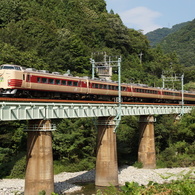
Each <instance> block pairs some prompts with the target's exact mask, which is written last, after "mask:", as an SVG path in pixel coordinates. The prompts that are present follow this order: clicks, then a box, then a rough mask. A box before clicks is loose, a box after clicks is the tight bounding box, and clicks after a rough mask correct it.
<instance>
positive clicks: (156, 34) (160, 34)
mask: <svg viewBox="0 0 195 195" xmlns="http://www.w3.org/2000/svg"><path fill="white" fill-rule="evenodd" d="M188 23H189V22H183V23H180V24H176V25H174V26H172V28H165V27H164V28H158V29H156V30H154V31H152V32H149V33H147V34H146V36H147V38H148V40H149V41H150V45H151V46H156V45H157V44H159V43H160V42H161V41H162V40H163V39H164V38H166V36H168V35H169V34H171V33H174V32H176V31H178V30H180V28H182V27H183V26H185V25H187V24H188Z"/></svg>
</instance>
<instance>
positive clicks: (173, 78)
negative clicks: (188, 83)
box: [161, 74, 184, 115]
mask: <svg viewBox="0 0 195 195" xmlns="http://www.w3.org/2000/svg"><path fill="white" fill-rule="evenodd" d="M161 78H162V80H163V85H162V87H163V88H165V82H176V81H181V96H182V98H181V106H182V112H181V115H183V106H184V88H183V86H184V74H182V75H181V76H176V75H175V76H168V77H166V76H164V75H161Z"/></svg>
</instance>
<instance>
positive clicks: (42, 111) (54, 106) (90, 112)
mask: <svg viewBox="0 0 195 195" xmlns="http://www.w3.org/2000/svg"><path fill="white" fill-rule="evenodd" d="M193 108H194V106H179V105H178V106H177V105H131V104H122V105H121V116H129V115H162V114H180V113H188V112H190V111H191V110H192V109H193ZM117 114H118V104H117V103H116V104H92V103H91V104H82V103H81V104H79V103H36V102H0V120H1V121H12V120H33V119H59V118H82V117H102V116H105V117H108V116H117Z"/></svg>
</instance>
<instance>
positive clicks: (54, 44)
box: [0, 0, 195, 177]
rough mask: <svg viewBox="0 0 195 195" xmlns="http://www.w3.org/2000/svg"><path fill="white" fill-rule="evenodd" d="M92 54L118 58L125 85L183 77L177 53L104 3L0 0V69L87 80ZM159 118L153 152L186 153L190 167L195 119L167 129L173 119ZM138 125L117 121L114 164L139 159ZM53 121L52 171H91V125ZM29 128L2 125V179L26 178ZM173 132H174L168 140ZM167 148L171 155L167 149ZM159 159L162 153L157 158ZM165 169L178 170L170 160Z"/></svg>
mask: <svg viewBox="0 0 195 195" xmlns="http://www.w3.org/2000/svg"><path fill="white" fill-rule="evenodd" d="M189 32H190V29H189ZM185 37H186V36H185ZM97 51H104V52H107V54H108V55H111V56H116V55H117V56H119V55H121V56H122V82H134V83H145V84H148V85H151V86H162V80H161V74H162V72H163V71H165V72H167V71H169V72H170V68H171V71H172V72H174V73H177V74H181V73H183V66H182V65H181V64H180V62H179V59H178V57H177V54H176V53H172V52H169V53H166V54H165V53H164V52H163V50H162V49H161V48H160V47H157V48H150V45H149V41H148V39H147V37H146V36H144V35H143V34H142V33H141V32H139V31H135V30H133V29H128V28H127V27H126V26H124V25H123V23H122V21H121V19H120V17H119V15H118V14H115V13H114V12H113V11H111V12H110V13H109V12H108V11H107V10H106V3H105V1H104V0H99V1H97V0H10V1H7V0H1V3H0V64H3V63H13V64H18V65H22V66H26V67H33V68H37V69H47V70H49V71H59V72H66V71H67V70H68V69H69V70H70V71H71V73H72V74H73V75H80V76H81V75H90V74H91V64H90V57H91V53H92V52H97ZM141 52H142V54H143V56H142V59H141V58H140V55H139V54H140V53H141ZM194 72H195V69H193V67H191V70H190V71H189V72H188V74H185V79H186V81H190V80H194ZM113 78H115V76H113ZM188 117H189V118H188ZM190 118H191V119H190ZM158 120H159V122H157V125H156V128H157V130H156V133H157V149H158V153H159V154H161V151H165V152H167V153H168V152H169V153H170V154H172V153H171V152H175V151H178V154H179V155H177V156H176V157H175V158H177V157H181V155H188V156H189V160H188V161H187V162H186V163H185V165H191V164H192V159H191V158H192V155H193V154H194V153H193V151H194V150H193V147H194V142H193V139H192V137H193V136H194V128H193V121H194V120H195V116H194V114H192V115H188V116H186V118H185V117H184V119H182V120H181V121H180V122H178V123H177V124H178V126H177V124H175V125H170V124H171V123H172V122H173V121H172V118H171V117H167V118H166V117H165V118H164V117H162V116H161V117H160V116H159V117H158ZM158 120H157V121H158ZM137 121H138V119H137V117H124V118H123V119H122V121H121V124H120V127H119V129H118V132H117V139H118V156H119V163H128V164H129V163H131V164H133V163H134V162H135V161H136V158H137V151H136V150H137V145H138V137H139V135H138V131H137ZM163 121H165V122H163ZM56 123H57V131H55V132H54V133H53V149H54V160H55V164H54V165H55V168H56V172H60V171H63V170H67V169H69V170H72V171H76V170H83V169H91V168H93V167H94V161H95V156H96V154H95V145H96V130H95V126H94V123H93V121H92V120H91V119H84V120H83V119H77V120H67V119H64V120H60V121H56ZM180 123H181V124H180ZM27 125H28V124H27V122H26V121H24V122H1V126H0V141H1V142H0V169H1V170H3V171H2V172H1V173H0V174H1V176H0V177H5V176H10V177H22V176H23V173H24V169H25V166H24V165H25V158H24V154H25V152H26V133H25V132H24V130H25V129H26V127H27ZM181 127H182V128H181ZM170 131H173V133H172V134H171V135H170ZM177 135H179V136H177ZM167 137H169V139H167ZM172 146H174V147H173V149H174V151H171V152H170V151H167V150H168V149H169V148H172ZM167 148H168V149H167ZM180 149H181V150H180ZM13 154H14V155H13ZM162 156H163V153H162V155H161V156H159V161H162V159H161V157H162ZM182 158H183V157H182ZM167 166H177V165H176V163H174V164H173V165H170V163H169V164H167ZM178 166H181V164H178ZM183 166H184V165H183ZM17 170H18V171H17Z"/></svg>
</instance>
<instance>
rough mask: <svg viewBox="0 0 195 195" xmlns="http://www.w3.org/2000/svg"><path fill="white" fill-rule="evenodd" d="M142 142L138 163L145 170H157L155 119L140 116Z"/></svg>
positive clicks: (140, 143) (140, 142)
mask: <svg viewBox="0 0 195 195" xmlns="http://www.w3.org/2000/svg"><path fill="white" fill-rule="evenodd" d="M139 122H140V126H139V128H140V141H139V149H138V162H141V163H142V164H143V168H156V151H155V137H154V117H153V116H140V121H139Z"/></svg>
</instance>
